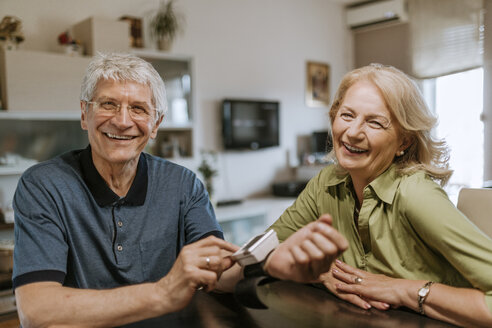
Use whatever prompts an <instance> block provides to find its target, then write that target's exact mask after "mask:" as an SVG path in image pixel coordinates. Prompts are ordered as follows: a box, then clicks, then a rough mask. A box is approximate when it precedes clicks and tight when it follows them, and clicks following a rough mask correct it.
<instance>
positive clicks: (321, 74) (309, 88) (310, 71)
mask: <svg viewBox="0 0 492 328" xmlns="http://www.w3.org/2000/svg"><path fill="white" fill-rule="evenodd" d="M306 105H307V106H308V107H328V106H329V105H330V66H329V65H328V64H326V63H319V62H310V61H308V62H307V65H306Z"/></svg>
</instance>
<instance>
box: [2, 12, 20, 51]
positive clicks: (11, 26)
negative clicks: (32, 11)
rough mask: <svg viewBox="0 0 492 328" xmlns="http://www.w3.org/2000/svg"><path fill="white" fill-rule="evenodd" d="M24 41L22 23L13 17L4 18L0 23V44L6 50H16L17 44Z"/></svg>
mask: <svg viewBox="0 0 492 328" xmlns="http://www.w3.org/2000/svg"><path fill="white" fill-rule="evenodd" d="M22 41H24V33H23V32H22V22H21V20H20V19H19V18H17V17H15V16H5V17H4V18H3V19H2V21H1V22H0V44H1V46H2V48H4V49H7V50H15V49H17V47H18V45H19V43H21V42H22Z"/></svg>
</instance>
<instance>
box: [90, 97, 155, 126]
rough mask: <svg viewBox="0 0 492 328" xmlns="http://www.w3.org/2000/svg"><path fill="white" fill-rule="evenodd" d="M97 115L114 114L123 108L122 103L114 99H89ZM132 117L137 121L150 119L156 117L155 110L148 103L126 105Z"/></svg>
mask: <svg viewBox="0 0 492 328" xmlns="http://www.w3.org/2000/svg"><path fill="white" fill-rule="evenodd" d="M87 104H89V105H92V109H93V110H94V111H95V112H96V114H97V115H103V116H114V115H116V114H117V113H119V111H120V110H121V107H122V105H121V103H119V102H116V101H113V100H104V101H87ZM126 108H127V110H128V113H129V114H130V117H131V118H132V119H133V120H135V121H149V120H151V119H152V118H155V110H154V109H153V108H151V107H149V106H148V105H147V104H138V105H128V106H126Z"/></svg>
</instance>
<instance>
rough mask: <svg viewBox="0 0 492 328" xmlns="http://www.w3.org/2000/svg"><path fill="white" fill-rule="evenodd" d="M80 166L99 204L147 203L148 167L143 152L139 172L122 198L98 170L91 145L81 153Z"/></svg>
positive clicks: (135, 204)
mask: <svg viewBox="0 0 492 328" xmlns="http://www.w3.org/2000/svg"><path fill="white" fill-rule="evenodd" d="M80 167H81V169H82V178H83V179H84V182H85V183H86V185H87V187H88V188H89V190H90V191H91V194H92V196H93V197H94V199H95V200H96V202H97V204H98V205H99V206H107V205H112V204H115V203H118V204H120V205H123V204H125V205H130V206H140V205H143V204H144V203H145V197H146V196H147V185H148V173H147V171H148V168H147V160H146V158H145V156H144V154H143V153H142V154H140V158H139V160H138V164H137V173H136V175H135V179H133V182H132V186H131V187H130V190H129V191H128V194H127V195H126V196H125V197H122V198H120V197H119V196H118V195H117V194H115V193H114V192H113V191H112V190H111V188H109V187H108V185H107V184H106V182H105V181H104V179H103V178H102V177H101V175H100V174H99V172H98V171H97V169H96V167H95V166H94V162H93V161H92V151H91V146H90V145H89V146H87V148H86V149H84V150H83V151H82V153H81V154H80Z"/></svg>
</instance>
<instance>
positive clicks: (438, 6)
mask: <svg viewBox="0 0 492 328" xmlns="http://www.w3.org/2000/svg"><path fill="white" fill-rule="evenodd" d="M408 16H409V24H410V38H411V41H410V44H411V53H412V55H411V58H412V70H413V72H412V73H413V74H412V75H414V76H415V77H416V78H420V79H424V78H431V77H437V76H442V75H447V74H451V73H455V72H460V71H464V70H468V69H471V68H475V67H479V66H482V61H483V59H482V57H483V36H484V35H483V32H484V29H483V0H409V1H408Z"/></svg>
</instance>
